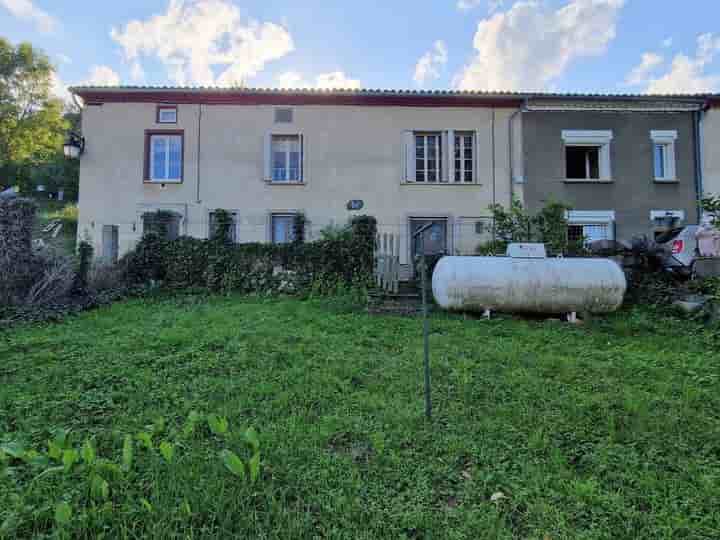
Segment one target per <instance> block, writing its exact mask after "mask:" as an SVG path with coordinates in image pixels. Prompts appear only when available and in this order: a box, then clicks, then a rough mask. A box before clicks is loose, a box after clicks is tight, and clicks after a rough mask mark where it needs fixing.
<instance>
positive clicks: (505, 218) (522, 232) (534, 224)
mask: <svg viewBox="0 0 720 540" xmlns="http://www.w3.org/2000/svg"><path fill="white" fill-rule="evenodd" d="M488 209H489V210H490V212H491V213H492V217H493V223H494V230H493V236H494V239H493V240H491V241H490V242H486V243H483V244H480V245H479V246H478V247H477V250H476V252H477V254H478V255H504V254H505V252H506V250H507V246H508V244H510V243H513V242H538V243H542V244H545V247H546V249H547V251H548V254H549V255H577V254H581V253H583V251H584V249H583V239H580V240H578V241H570V240H569V238H568V222H567V218H566V213H567V211H568V210H570V207H569V206H566V205H564V204H562V203H559V202H549V203H547V204H546V205H545V206H544V207H543V208H542V209H541V210H540V211H539V212H538V213H537V214H534V215H533V214H531V213H529V212H528V210H527V209H526V208H525V207H523V205H522V203H521V202H520V200H519V199H517V198H515V197H513V200H512V203H511V204H510V207H509V208H506V207H504V206H503V205H501V204H494V205H490V206H489V207H488Z"/></svg>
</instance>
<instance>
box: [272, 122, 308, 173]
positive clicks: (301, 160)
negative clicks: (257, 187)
mask: <svg viewBox="0 0 720 540" xmlns="http://www.w3.org/2000/svg"><path fill="white" fill-rule="evenodd" d="M276 137H278V138H280V137H285V138H289V137H296V138H297V141H298V146H299V150H300V152H299V153H300V155H299V157H298V179H297V180H276V179H275V155H274V151H273V143H274V140H275V138H276ZM306 146H307V145H306V143H305V136H304V135H303V134H302V133H299V132H295V133H287V132H285V133H281V132H273V133H269V134H268V135H267V136H266V140H265V154H266V155H265V169H266V170H265V174H264V176H265V177H266V178H265V182H267V183H268V184H272V185H277V186H293V185H295V186H297V185H304V184H305V176H306V175H305V152H306ZM291 153H292V152H290V150H289V149H288V150H287V151H286V154H285V165H286V169H285V170H286V171H288V172H289V170H290V167H289V165H290V154H291Z"/></svg>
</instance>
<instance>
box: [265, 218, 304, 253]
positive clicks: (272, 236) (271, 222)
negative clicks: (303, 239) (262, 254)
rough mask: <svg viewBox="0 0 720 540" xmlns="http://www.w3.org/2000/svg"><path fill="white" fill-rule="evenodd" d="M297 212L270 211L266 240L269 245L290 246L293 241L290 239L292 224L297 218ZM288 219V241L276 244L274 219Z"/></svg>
mask: <svg viewBox="0 0 720 540" xmlns="http://www.w3.org/2000/svg"><path fill="white" fill-rule="evenodd" d="M298 214H299V212H297V211H292V210H277V211H271V212H270V213H269V223H268V225H269V231H268V233H269V234H268V240H269V242H270V243H271V244H277V245H284V244H291V243H292V242H293V241H294V238H292V235H293V230H292V227H293V224H294V220H295V216H297V215H298ZM278 217H281V218H290V230H289V231H288V233H289V234H288V240H287V242H277V241H276V239H275V218H278Z"/></svg>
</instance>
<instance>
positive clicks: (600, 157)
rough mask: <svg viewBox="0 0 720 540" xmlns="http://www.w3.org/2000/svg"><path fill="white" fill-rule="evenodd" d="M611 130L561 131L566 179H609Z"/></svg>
mask: <svg viewBox="0 0 720 540" xmlns="http://www.w3.org/2000/svg"><path fill="white" fill-rule="evenodd" d="M612 137H613V135H612V131H573V130H565V131H563V132H562V138H563V142H564V144H565V148H564V152H565V156H564V157H565V178H566V179H567V180H580V181H582V180H586V181H592V180H599V181H602V180H604V181H609V180H610V141H612Z"/></svg>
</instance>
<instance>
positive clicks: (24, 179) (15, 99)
mask: <svg viewBox="0 0 720 540" xmlns="http://www.w3.org/2000/svg"><path fill="white" fill-rule="evenodd" d="M52 75H53V66H52V64H51V63H50V60H49V59H48V57H47V55H45V53H43V52H42V51H40V50H38V49H36V48H34V47H33V46H32V45H31V44H30V43H20V44H19V45H17V46H13V45H12V44H11V43H10V42H9V41H8V40H6V39H4V38H1V37H0V185H3V186H5V187H7V186H10V185H16V184H19V185H20V186H21V189H23V191H25V190H27V189H29V188H30V187H31V186H32V185H33V178H34V174H33V171H34V169H37V168H38V167H40V166H43V165H46V164H48V163H50V162H53V161H57V160H58V157H59V155H61V154H62V143H63V138H64V135H65V132H66V131H67V129H68V128H69V125H70V124H69V122H68V120H66V119H65V117H64V116H63V103H62V101H61V100H59V99H57V98H54V97H53V96H52V93H51V86H52Z"/></svg>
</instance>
